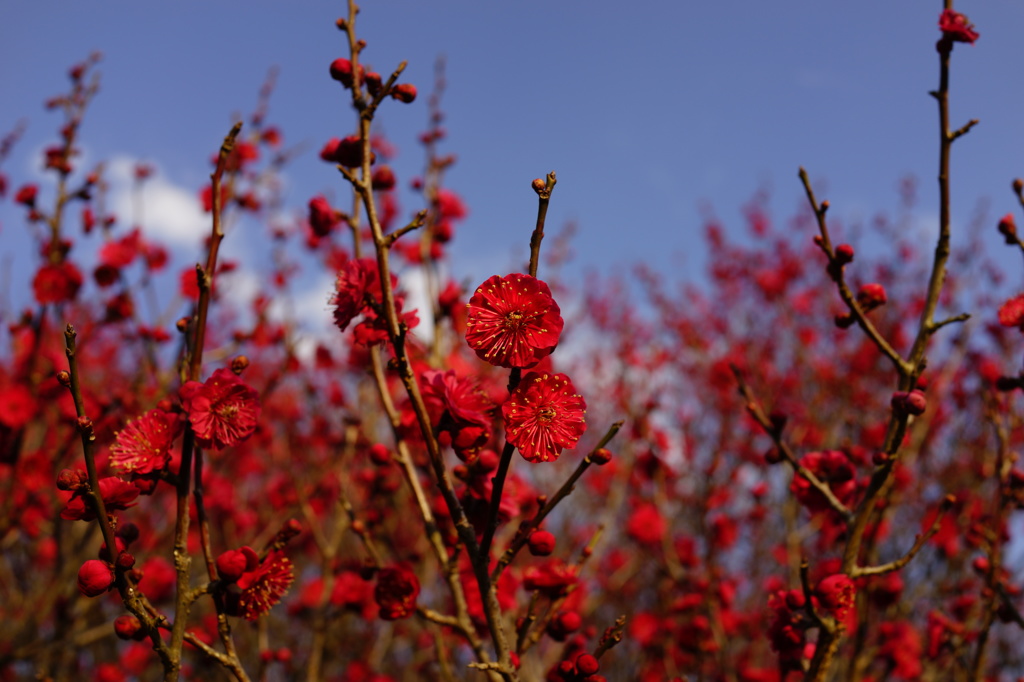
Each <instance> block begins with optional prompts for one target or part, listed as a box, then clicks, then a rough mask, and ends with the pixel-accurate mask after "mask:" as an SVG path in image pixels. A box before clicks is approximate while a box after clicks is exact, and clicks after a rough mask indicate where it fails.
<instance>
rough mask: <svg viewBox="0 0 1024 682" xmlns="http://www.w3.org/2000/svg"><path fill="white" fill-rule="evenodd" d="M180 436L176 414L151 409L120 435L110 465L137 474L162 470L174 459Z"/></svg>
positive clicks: (119, 432) (118, 434)
mask: <svg viewBox="0 0 1024 682" xmlns="http://www.w3.org/2000/svg"><path fill="white" fill-rule="evenodd" d="M177 436H178V417H177V416H176V415H173V414H171V413H169V412H164V411H163V410H150V411H149V412H147V413H146V414H144V415H142V416H141V417H139V418H137V419H133V420H132V421H130V422H128V424H127V425H125V427H124V428H123V429H121V430H120V431H118V432H117V436H116V437H115V439H114V444H113V445H111V446H110V463H111V465H112V466H113V467H114V468H115V469H119V470H121V471H124V472H129V473H135V474H148V473H150V472H153V471H159V470H160V469H163V468H164V467H165V466H167V463H168V462H169V461H170V460H171V443H173V442H174V439H175V438H176V437H177Z"/></svg>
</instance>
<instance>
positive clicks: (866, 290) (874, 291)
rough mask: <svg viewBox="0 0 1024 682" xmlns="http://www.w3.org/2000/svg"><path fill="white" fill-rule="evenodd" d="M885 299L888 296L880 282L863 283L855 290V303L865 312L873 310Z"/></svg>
mask: <svg viewBox="0 0 1024 682" xmlns="http://www.w3.org/2000/svg"><path fill="white" fill-rule="evenodd" d="M887 300H888V297H887V296H886V295H885V287H883V286H882V285H881V284H877V283H871V284H865V285H864V286H862V287H861V288H860V290H859V291H858V292H857V305H859V306H860V307H861V308H862V309H863V310H864V311H865V312H867V311H869V310H873V309H875V308H877V307H878V306H880V305H884V304H885V302H886V301H887Z"/></svg>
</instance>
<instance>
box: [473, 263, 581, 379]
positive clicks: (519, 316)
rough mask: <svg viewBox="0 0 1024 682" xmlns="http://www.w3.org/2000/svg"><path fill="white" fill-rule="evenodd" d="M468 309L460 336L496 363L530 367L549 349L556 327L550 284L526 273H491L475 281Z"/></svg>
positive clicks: (552, 346) (559, 322) (554, 342)
mask: <svg viewBox="0 0 1024 682" xmlns="http://www.w3.org/2000/svg"><path fill="white" fill-rule="evenodd" d="M468 313H469V315H468V319H467V320H466V342H467V343H468V344H469V347H470V348H472V349H473V350H474V351H476V354H477V355H478V356H479V357H480V359H482V360H486V361H487V362H489V363H491V364H492V365H498V366H500V367H524V368H525V367H533V366H534V365H536V364H537V363H538V362H540V361H541V359H543V358H544V357H546V356H548V355H550V354H551V353H552V352H553V351H554V350H555V346H557V345H558V337H559V335H561V333H562V326H563V322H562V316H561V310H560V309H559V308H558V304H557V303H555V299H553V298H552V297H551V290H550V289H549V288H548V285H547V284H545V283H544V282H542V281H541V280H539V279H536V278H534V277H530V276H529V275H522V274H519V273H512V274H511V275H508V276H506V277H498V276H497V275H494V276H493V277H491V278H490V279H488V280H487V281H486V282H484V283H483V284H481V285H480V286H479V287H477V290H476V293H474V294H473V297H472V298H471V299H469V306H468Z"/></svg>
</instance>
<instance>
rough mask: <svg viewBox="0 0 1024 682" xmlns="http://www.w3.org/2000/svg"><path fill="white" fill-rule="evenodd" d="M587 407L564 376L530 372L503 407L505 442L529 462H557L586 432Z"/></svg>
mask: <svg viewBox="0 0 1024 682" xmlns="http://www.w3.org/2000/svg"><path fill="white" fill-rule="evenodd" d="M586 413H587V404H586V403H585V402H584V401H583V396H581V395H580V394H579V393H577V392H576V387H575V386H573V385H572V381H570V379H569V377H567V376H566V375H564V374H538V373H537V372H530V373H529V374H527V375H526V376H525V377H524V378H523V380H522V382H520V384H519V386H517V387H516V389H515V390H514V391H512V395H510V396H509V398H508V400H507V401H506V402H505V404H504V405H502V406H501V414H502V416H503V417H504V418H505V439H506V440H508V442H509V443H511V444H512V445H515V446H516V448H518V449H519V453H520V454H521V455H522V456H523V457H524V458H526V459H527V460H528V461H530V462H547V461H549V460H555V459H558V455H560V454H561V452H562V448H573V447H576V443H577V442H578V441H579V439H580V436H582V435H583V432H584V431H586V430H587V420H586V416H585V415H586Z"/></svg>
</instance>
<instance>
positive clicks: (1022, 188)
mask: <svg viewBox="0 0 1024 682" xmlns="http://www.w3.org/2000/svg"><path fill="white" fill-rule="evenodd" d="M1013 191H1014V192H1016V193H1017V194H1020V193H1021V192H1024V180H1021V179H1020V178H1014V180H1013Z"/></svg>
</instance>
